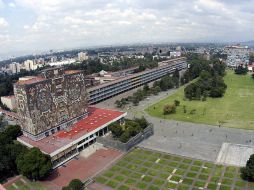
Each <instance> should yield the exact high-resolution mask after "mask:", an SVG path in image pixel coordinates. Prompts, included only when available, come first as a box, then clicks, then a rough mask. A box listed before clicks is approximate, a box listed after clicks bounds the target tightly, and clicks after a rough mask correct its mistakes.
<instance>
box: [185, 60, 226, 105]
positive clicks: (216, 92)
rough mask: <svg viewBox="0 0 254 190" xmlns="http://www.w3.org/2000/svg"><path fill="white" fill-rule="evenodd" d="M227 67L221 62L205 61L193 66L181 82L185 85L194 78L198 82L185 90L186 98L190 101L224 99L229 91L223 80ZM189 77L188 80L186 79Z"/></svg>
mask: <svg viewBox="0 0 254 190" xmlns="http://www.w3.org/2000/svg"><path fill="white" fill-rule="evenodd" d="M225 69H226V65H225V64H223V63H221V62H220V61H217V60H215V61H213V62H210V61H205V62H196V63H193V64H191V67H190V69H188V70H187V71H186V73H187V74H186V73H185V74H184V76H183V78H184V79H181V81H183V82H184V83H185V82H186V79H187V81H189V80H192V79H194V78H197V77H199V78H198V80H197V81H195V82H192V83H190V84H189V85H187V86H186V87H185V89H184V94H185V97H186V98H187V99H189V100H201V99H202V100H203V101H205V100H206V98H207V97H212V98H218V97H222V96H223V95H224V93H225V91H226V89H227V85H226V84H225V82H224V80H223V76H224V75H225ZM186 76H187V78H186Z"/></svg>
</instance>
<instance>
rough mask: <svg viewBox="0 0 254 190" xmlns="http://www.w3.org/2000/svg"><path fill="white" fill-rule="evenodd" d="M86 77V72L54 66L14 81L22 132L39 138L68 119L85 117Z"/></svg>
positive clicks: (59, 126) (60, 127) (62, 126)
mask: <svg viewBox="0 0 254 190" xmlns="http://www.w3.org/2000/svg"><path fill="white" fill-rule="evenodd" d="M84 81H85V80H84V75H83V72H80V71H64V70H63V69H62V68H53V69H47V70H44V71H43V72H42V73H41V75H40V76H32V77H23V78H21V79H20V80H19V81H18V82H17V83H15V84H14V94H15V98H16V102H17V111H18V115H19V117H20V120H21V122H20V123H21V128H22V131H23V134H24V135H25V136H27V137H29V138H31V139H33V140H40V139H42V138H44V137H46V136H49V135H50V134H53V133H54V132H56V131H59V130H61V129H62V128H65V127H67V124H66V122H67V121H68V122H69V123H70V124H71V123H72V121H75V120H77V119H79V118H80V117H83V116H84V115H85V114H86V112H87V111H86V109H87V108H86V107H87V95H86V91H85V84H84ZM61 124H63V125H61Z"/></svg>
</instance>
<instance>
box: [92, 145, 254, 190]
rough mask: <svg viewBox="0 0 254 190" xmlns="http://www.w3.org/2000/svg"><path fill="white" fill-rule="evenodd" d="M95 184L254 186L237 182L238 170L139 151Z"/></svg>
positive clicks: (178, 189)
mask: <svg viewBox="0 0 254 190" xmlns="http://www.w3.org/2000/svg"><path fill="white" fill-rule="evenodd" d="M137 160H139V161H140V162H139V164H138V165H136V161H137ZM171 163H175V164H174V165H171ZM144 168H145V170H144ZM109 174H110V175H109ZM95 181H96V182H97V183H100V184H103V185H105V186H109V187H111V188H113V189H115V190H131V189H136V190H142V189H145V190H169V189H174V190H199V189H206V190H218V189H219V190H226V189H228V190H251V189H253V187H254V183H248V182H246V181H243V180H242V179H241V178H240V171H239V168H238V167H233V166H223V165H217V164H214V163H212V162H207V161H203V160H196V159H191V158H186V157H181V156H176V155H170V154H166V153H160V152H155V151H150V150H145V149H140V148H137V149H134V150H132V151H131V152H129V153H128V154H127V155H125V156H124V157H123V158H122V159H121V160H120V161H118V162H117V163H116V164H115V165H114V166H112V167H111V168H109V169H108V170H107V171H104V172H102V173H101V174H100V175H99V176H97V177H96V178H95Z"/></svg>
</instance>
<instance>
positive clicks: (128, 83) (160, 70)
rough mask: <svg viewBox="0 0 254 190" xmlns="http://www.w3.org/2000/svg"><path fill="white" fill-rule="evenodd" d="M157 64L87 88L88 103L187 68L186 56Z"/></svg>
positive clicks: (96, 101) (93, 102)
mask: <svg viewBox="0 0 254 190" xmlns="http://www.w3.org/2000/svg"><path fill="white" fill-rule="evenodd" d="M158 65H159V67H157V68H154V69H149V70H145V71H143V72H139V73H134V74H129V75H127V76H126V75H125V76H123V77H119V78H118V79H116V80H114V81H111V82H107V83H104V84H101V85H98V86H94V87H91V88H88V89H87V91H88V94H89V104H95V103H98V102H100V101H103V100H106V99H108V98H110V97H113V96H116V95H118V94H121V93H123V92H126V91H129V90H131V89H134V88H137V87H139V86H142V85H144V84H146V83H149V82H152V81H155V80H157V79H160V78H161V77H163V76H165V75H167V74H170V73H173V72H174V71H175V70H176V69H177V70H183V69H186V68H187V62H186V58H184V57H182V58H177V59H171V60H167V61H163V62H160V63H159V64H158Z"/></svg>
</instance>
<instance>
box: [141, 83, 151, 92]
mask: <svg viewBox="0 0 254 190" xmlns="http://www.w3.org/2000/svg"><path fill="white" fill-rule="evenodd" d="M143 90H144V91H145V92H148V91H149V90H150V88H149V86H148V84H145V85H144V87H143Z"/></svg>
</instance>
